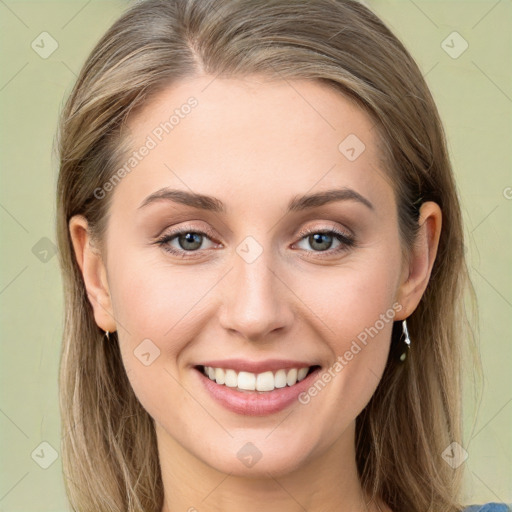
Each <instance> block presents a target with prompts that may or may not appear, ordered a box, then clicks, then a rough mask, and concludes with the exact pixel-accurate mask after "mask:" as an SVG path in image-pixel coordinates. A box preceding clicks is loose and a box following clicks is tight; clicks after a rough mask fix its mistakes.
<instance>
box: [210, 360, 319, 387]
mask: <svg viewBox="0 0 512 512" xmlns="http://www.w3.org/2000/svg"><path fill="white" fill-rule="evenodd" d="M308 371H309V367H306V368H291V369H290V370H284V369H283V370H277V371H276V373H275V374H274V373H273V372H271V371H268V372H263V373H258V374H255V373H251V372H239V373H237V372H235V370H231V369H227V370H225V369H223V368H213V367H211V366H205V367H204V368H203V373H204V374H205V375H206V376H207V377H208V378H209V379H210V380H213V381H214V382H216V383H217V384H221V385H224V386H228V387H230V388H238V389H239V390H245V391H273V390H274V389H275V388H284V387H286V386H293V385H294V384H296V383H297V382H299V381H301V380H303V379H304V378H305V377H306V375H307V373H308Z"/></svg>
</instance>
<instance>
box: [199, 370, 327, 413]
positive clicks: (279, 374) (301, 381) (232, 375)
mask: <svg viewBox="0 0 512 512" xmlns="http://www.w3.org/2000/svg"><path fill="white" fill-rule="evenodd" d="M267 368H268V366H267ZM246 369H247V368H246ZM261 369H262V370H264V371H259V372H258V373H253V372H249V371H245V370H240V371H237V370H235V369H234V368H222V367H221V366H213V365H212V366H209V365H196V366H194V367H193V371H194V373H195V374H196V375H197V378H198V380H199V381H200V384H199V385H200V386H202V389H204V390H205V392H206V396H207V397H208V398H209V399H211V400H212V401H213V402H214V403H217V404H218V405H221V406H222V407H223V408H224V409H227V410H228V411H230V412H234V413H236V414H239V415H244V416H265V415H269V414H274V413H278V412H280V411H282V410H284V409H286V408H287V407H289V406H291V405H292V404H294V403H299V404H300V402H299V396H300V395H301V393H303V392H304V391H306V390H307V389H308V388H309V387H310V386H311V385H312V384H313V382H314V381H315V379H316V377H317V376H318V374H319V372H320V371H321V366H319V365H312V366H304V365H303V363H302V364H301V365H294V366H293V367H292V366H289V367H287V368H275V369H272V370H270V369H266V370H265V369H264V368H261ZM302 406H303V405H301V407H302Z"/></svg>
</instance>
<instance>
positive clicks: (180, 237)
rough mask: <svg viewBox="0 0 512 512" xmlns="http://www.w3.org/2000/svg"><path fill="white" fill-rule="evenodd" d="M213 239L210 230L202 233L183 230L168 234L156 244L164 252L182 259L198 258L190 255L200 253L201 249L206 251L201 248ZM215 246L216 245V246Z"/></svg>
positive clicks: (193, 230) (197, 230) (200, 231)
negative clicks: (206, 240)
mask: <svg viewBox="0 0 512 512" xmlns="http://www.w3.org/2000/svg"><path fill="white" fill-rule="evenodd" d="M212 237H213V233H212V232H210V231H209V230H205V231H202V230H200V229H195V228H190V229H189V228H187V227H185V228H182V229H180V230H176V231H173V232H171V233H166V234H164V235H163V236H161V237H160V238H158V240H156V242H155V243H156V244H157V245H159V246H161V247H162V249H164V251H167V252H169V253H171V254H173V255H175V256H178V257H180V258H189V257H196V255H191V254H190V253H194V252H200V251H199V249H205V247H201V246H202V244H203V242H204V240H205V239H210V238H212ZM214 245H215V244H214Z"/></svg>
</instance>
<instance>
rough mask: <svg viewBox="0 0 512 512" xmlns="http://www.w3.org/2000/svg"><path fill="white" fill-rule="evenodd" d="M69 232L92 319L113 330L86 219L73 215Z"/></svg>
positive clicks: (102, 267)
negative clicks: (91, 309)
mask: <svg viewBox="0 0 512 512" xmlns="http://www.w3.org/2000/svg"><path fill="white" fill-rule="evenodd" d="M69 234H70V236H71V240H72V242H73V248H74V250H75V256H76V260H77V263H78V266H79V267H80V270H81V272H82V276H83V278H84V283H85V288H86V290H87V297H88V298H89V302H90V303H91V305H92V307H93V310H94V320H95V321H96V324H97V325H98V327H100V328H101V329H103V330H104V331H109V332H114V331H115V330H116V323H115V320H114V314H113V310H112V301H111V299H110V292H109V287H108V282H107V272H106V268H105V265H104V263H103V260H102V258H101V253H100V251H99V250H98V248H97V247H95V246H94V244H93V240H92V239H91V233H90V231H89V225H88V222H87V219H86V218H85V217H83V216H82V215H75V216H73V217H72V218H71V219H70V221H69Z"/></svg>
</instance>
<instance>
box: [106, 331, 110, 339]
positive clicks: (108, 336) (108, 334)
mask: <svg viewBox="0 0 512 512" xmlns="http://www.w3.org/2000/svg"><path fill="white" fill-rule="evenodd" d="M105 336H106V337H107V341H110V333H109V332H108V331H105Z"/></svg>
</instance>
